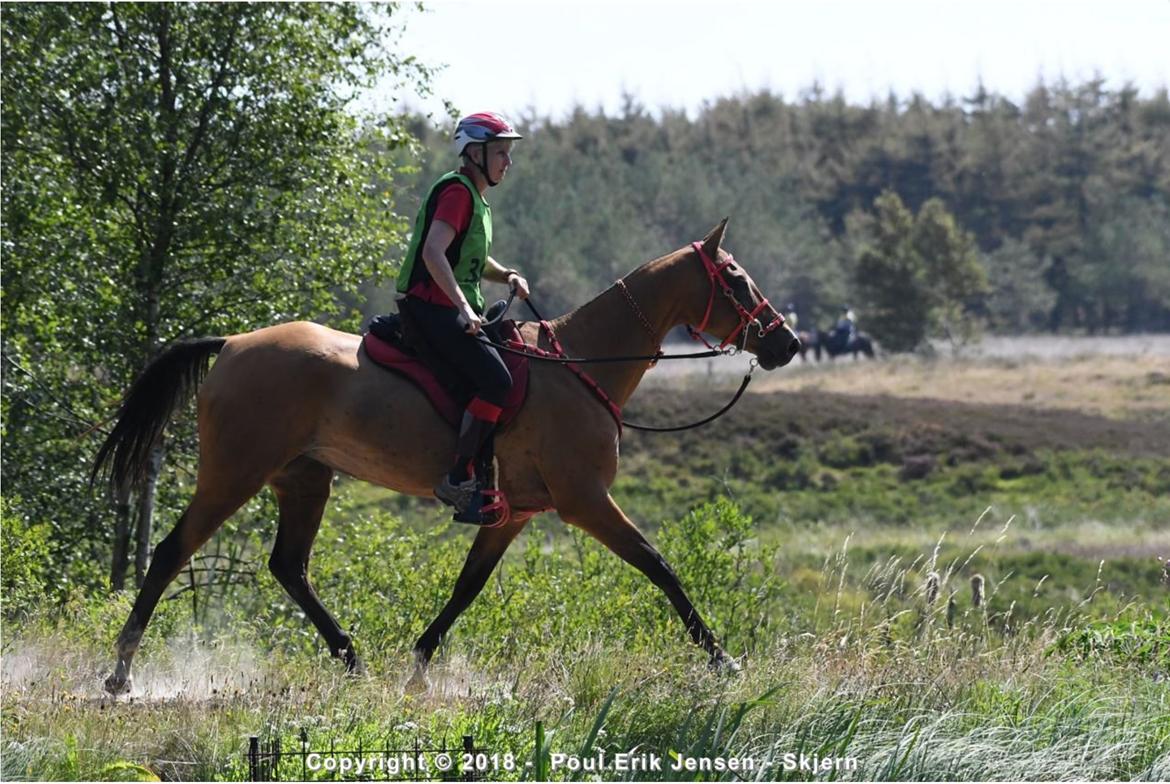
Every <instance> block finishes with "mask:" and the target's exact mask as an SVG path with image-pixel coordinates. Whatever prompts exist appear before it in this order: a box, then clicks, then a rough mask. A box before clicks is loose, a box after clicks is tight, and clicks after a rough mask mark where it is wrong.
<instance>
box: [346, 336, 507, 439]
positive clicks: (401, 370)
mask: <svg viewBox="0 0 1170 784" xmlns="http://www.w3.org/2000/svg"><path fill="white" fill-rule="evenodd" d="M512 329H513V330H514V331H515V336H514V337H515V339H516V340H519V339H520V332H519V330H516V328H515V327H514V326H513V327H512ZM362 346H363V347H364V348H365V350H366V354H367V355H368V356H369V357H370V359H372V360H374V361H375V362H377V363H378V364H379V365H381V366H382V367H384V368H387V369H388V370H392V371H394V372H395V373H397V374H398V375H400V376H403V377H405V378H407V379H409V380H410V381H412V382H414V384H415V386H417V387H418V388H419V389H421V390H422V391H423V394H425V395H426V396H427V397H428V398H430V401H431V404H432V405H434V407H435V410H436V411H438V412H439V414H440V415H441V416H442V417H443V418H444V419H446V420H447V421H448V422H449V423H451V426H452V427H454V428H455V429H459V422H460V420H461V419H462V418H463V409H464V408H465V407H466V401H457V400H456V399H455V398H454V397H453V396H452V395H451V393H450V392H449V391H448V390H447V388H446V387H444V386H443V385H442V384H440V383H439V380H438V379H437V378H435V374H434V373H432V372H431V370H430V368H428V367H427V366H426V365H425V364H423V362H422V361H421V360H420V359H419V358H418V357H416V356H414V355H413V354H407V353H405V352H404V351H402V349H400V348H398V347H397V346H395V345H393V344H391V343H387V342H386V341H384V340H382V339H381V338H379V337H377V336H376V335H374V334H373V333H366V335H365V336H364V337H363V338H362ZM500 356H501V358H502V359H503V360H504V364H505V365H506V366H507V367H508V372H509V373H511V374H512V391H511V392H509V393H508V398H507V399H506V400H505V401H504V411H503V413H502V414H500V422H499V424H500V426H501V427H502V426H504V425H506V424H508V423H509V422H511V421H512V420H513V419H515V418H516V414H517V413H519V411H520V407H521V406H523V405H524V399H525V397H526V396H527V394H528V358H527V357H521V356H518V355H516V354H507V353H503V352H501V353H500Z"/></svg>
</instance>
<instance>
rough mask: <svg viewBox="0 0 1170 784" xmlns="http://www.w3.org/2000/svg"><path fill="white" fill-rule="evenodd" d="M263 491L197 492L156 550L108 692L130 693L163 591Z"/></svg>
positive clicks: (124, 631) (125, 629)
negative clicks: (135, 667) (137, 659)
mask: <svg viewBox="0 0 1170 784" xmlns="http://www.w3.org/2000/svg"><path fill="white" fill-rule="evenodd" d="M260 487H261V484H260V483H256V484H255V485H254V486H246V485H237V486H235V487H233V488H231V489H228V490H225V489H223V488H220V489H217V490H212V489H210V488H208V487H204V486H203V485H200V486H199V487H198V488H197V489H196V491H195V496H194V497H193V498H192V499H191V503H190V504H188V505H187V509H186V510H185V511H184V512H183V514H182V516H181V517H180V518H179V522H178V523H177V524H176V525H175V527H174V530H172V531H171V532H170V533H169V534H167V536H166V538H165V539H163V540H162V541H161V542H159V545H158V547H157V548H155V551H154V556H153V557H152V558H151V561H150V568H149V569H147V571H146V578H145V579H144V580H143V582H142V588H141V589H140V590H139V591H138V598H136V599H135V600H134V607H133V608H132V609H131V610H130V617H129V618H127V619H126V623H125V625H123V626H122V631H121V633H120V634H118V641H117V643H116V644H115V653H116V656H117V664H116V665H115V668H114V673H113V674H112V675H111V676H110V677H109V678H107V679H106V684H105V685H106V691H108V692H110V693H111V694H115V695H117V694H124V693H126V692H128V691H130V665H131V662H132V661H133V660H134V654H135V653H137V651H138V644H139V642H140V641H141V640H142V634H143V633H144V632H145V631H146V625H147V623H149V622H150V616H151V615H153V614H154V610H155V607H157V606H158V602H159V599H160V598H162V593H163V591H164V590H166V587H167V586H168V585H170V583H171V581H172V580H174V579H175V577H176V576H177V575H178V574H179V572H180V571H181V570H182V568H183V567H184V566H185V565H186V564H187V561H188V560H189V559H190V558H191V556H192V555H194V554H195V551H196V550H198V549H199V548H200V547H202V546H203V544H204V543H205V542H206V541H207V540H208V539H210V538H211V535H212V534H214V533H215V532H216V531H217V530H219V527H220V526H221V525H223V523H224V521H225V520H227V519H228V518H229V517H231V516H232V514H233V513H234V512H235V511H236V510H237V509H239V508H240V507H241V506H243V504H244V502H245V501H247V500H248V499H249V498H251V497H252V496H254V495H255V494H256V493H257V492H258V491H259V490H260Z"/></svg>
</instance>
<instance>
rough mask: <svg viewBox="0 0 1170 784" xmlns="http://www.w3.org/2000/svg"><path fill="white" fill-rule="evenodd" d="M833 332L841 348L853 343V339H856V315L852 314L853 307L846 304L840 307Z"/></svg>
mask: <svg viewBox="0 0 1170 784" xmlns="http://www.w3.org/2000/svg"><path fill="white" fill-rule="evenodd" d="M833 332H834V333H835V335H836V338H837V340H838V341H839V342H840V344H841V348H842V349H845V348H848V347H849V346H851V345H853V341H854V340H856V339H857V317H856V316H854V315H853V309H852V308H850V307H849V306H848V305H845V306H843V307H842V308H841V318H839V319H837V325H836V326H835V327H833Z"/></svg>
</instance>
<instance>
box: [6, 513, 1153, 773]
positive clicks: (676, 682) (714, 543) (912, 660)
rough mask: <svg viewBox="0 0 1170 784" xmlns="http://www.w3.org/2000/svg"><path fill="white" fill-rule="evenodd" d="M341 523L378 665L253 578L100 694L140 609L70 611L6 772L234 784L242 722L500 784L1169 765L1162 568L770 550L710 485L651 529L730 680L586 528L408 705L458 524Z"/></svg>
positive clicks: (335, 542)
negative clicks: (622, 765)
mask: <svg viewBox="0 0 1170 784" xmlns="http://www.w3.org/2000/svg"><path fill="white" fill-rule="evenodd" d="M345 518H346V523H345V526H344V527H343V528H342V527H337V526H327V528H326V531H325V532H324V533H323V537H322V538H323V539H324V540H325V542H324V543H323V544H322V545H320V546H319V547H318V550H317V553H318V558H317V560H315V561H314V581H315V583H316V585H317V587H318V590H319V592H320V593H321V595H322V597H323V600H324V601H325V602H326V604H327V605H328V606H330V607H331V608H332V609H334V610H335V612H337V614H338V615H339V617H340V618H341V619H342V622H343V623H344V624H345V625H347V626H349V627H350V628H351V629H352V630H353V632H354V636H355V640H356V641H357V645H358V650H359V651H360V652H362V653H363V654H364V655H365V656H366V657H367V660H368V664H369V670H370V674H369V675H368V676H367V677H365V678H350V677H347V676H345V675H344V674H343V673H342V672H341V670H340V668H339V666H338V665H337V664H336V662H334V661H332V660H330V659H329V658H328V657H327V654H326V652H325V650H324V648H323V646H322V645H321V643H320V642H319V641H318V640H317V639H316V637H315V635H314V634H313V633H312V632H311V630H309V627H308V625H307V623H306V622H305V621H304V619H303V618H301V617H300V614H299V611H298V610H297V609H296V608H295V607H293V606H290V604H289V603H288V602H287V601H285V600H284V599H283V598H282V594H281V593H280V589H279V588H278V587H277V586H276V585H275V583H274V582H273V581H272V580H271V579H270V578H268V577H267V576H265V575H264V574H263V573H262V572H261V573H260V574H259V575H258V576H257V577H256V578H254V580H255V582H254V584H253V586H252V588H253V590H241V589H240V587H239V586H235V587H233V589H232V591H231V592H230V593H225V594H224V595H223V596H217V595H214V594H210V595H206V596H204V597H203V599H202V600H201V602H200V603H199V604H198V605H197V607H198V611H197V612H198V616H197V618H196V617H193V615H192V613H193V606H192V604H191V603H190V602H189V601H188V599H189V596H186V595H183V596H181V597H180V598H179V599H177V600H175V601H171V602H164V603H163V606H162V607H161V608H160V612H159V615H158V617H157V619H156V621H155V623H154V624H153V625H152V627H151V629H150V631H149V632H148V634H147V637H146V640H145V644H144V647H143V650H142V652H141V654H140V658H139V661H138V663H137V667H138V669H137V672H136V677H137V686H136V696H135V697H134V698H133V699H131V700H129V701H126V700H121V701H116V702H115V701H111V700H109V699H108V698H106V697H104V696H103V695H102V694H101V693H100V678H101V677H102V676H103V675H104V674H105V668H106V667H107V666H108V665H109V664H110V661H109V651H108V646H109V645H110V643H111V642H112V640H113V638H114V635H115V634H116V632H117V628H118V625H119V624H120V623H121V622H122V620H123V619H124V616H125V613H126V611H127V609H128V600H127V599H126V598H125V597H116V598H114V599H109V600H106V599H96V598H95V599H85V598H77V599H75V600H74V601H73V602H72V603H70V604H69V605H68V606H66V607H65V608H63V609H56V610H49V609H43V610H42V611H40V612H38V613H34V614H33V615H32V616H31V617H29V618H27V619H26V620H24V621H22V622H21V624H20V625H19V626H13V625H12V624H9V625H6V627H5V640H4V649H3V654H4V657H3V658H4V680H5V683H4V704H3V712H2V721H3V724H2V728H3V750H4V754H3V769H2V771H0V773H2V775H3V778H5V779H7V780H18V779H32V778H57V779H80V778H104V777H111V776H122V777H133V776H145V775H148V774H154V775H158V776H160V777H164V778H179V779H239V778H242V777H244V776H245V775H246V773H247V769H246V765H245V762H244V756H243V752H244V749H245V743H246V738H247V737H248V736H249V735H253V734H259V735H263V736H265V737H280V738H281V739H282V741H283V743H284V746H285V747H286V748H290V747H298V746H299V740H300V738H301V736H302V733H303V734H304V735H305V737H307V738H309V741H310V743H311V745H313V746H315V747H321V746H326V747H327V746H328V744H329V743H330V742H333V743H335V744H336V745H337V747H349V748H354V747H356V746H357V744H359V743H360V744H362V745H363V748H371V747H374V746H378V745H380V744H387V745H390V746H392V747H394V746H398V747H402V748H408V747H410V746H411V745H412V744H413V743H415V742H419V743H421V744H423V745H424V746H435V745H441V744H443V745H447V746H448V747H450V746H453V745H457V741H458V739H459V738H460V737H461V736H462V735H463V734H471V735H473V736H474V737H475V740H476V745H477V747H479V748H482V749H485V750H489V751H495V752H499V753H505V752H508V753H512V754H513V755H514V757H515V759H516V760H518V761H519V763H520V764H519V765H518V767H517V768H516V769H515V770H512V771H497V772H496V773H495V774H493V775H494V777H496V778H511V779H533V778H535V777H536V775H537V767H536V766H535V763H537V762H538V761H539V760H540V759H542V755H543V754H545V753H550V754H551V753H553V752H557V753H565V754H577V755H584V756H587V755H590V754H593V753H596V752H597V751H605V752H607V753H608V754H609V755H610V757H611V758H612V755H613V754H615V753H617V752H625V751H631V750H640V751H645V752H653V753H656V754H659V755H661V756H662V757H663V758H664V761H665V763H666V764H667V765H669V763H670V761H671V760H672V759H674V758H675V756H677V757H695V758H699V757H737V758H740V757H742V758H750V759H751V760H753V762H754V763H755V765H756V767H755V769H754V770H752V771H749V772H744V773H740V774H738V776H739V777H740V778H748V779H756V780H775V779H781V780H783V779H809V778H813V777H814V772H812V771H809V770H807V769H800V768H799V767H798V768H797V769H794V770H789V769H787V768H786V767H785V761H786V760H787V759H789V757H788V756H787V755H794V756H795V758H796V759H797V760H799V758H800V755H801V754H803V755H805V756H806V758H808V759H810V760H814V759H815V760H830V761H832V760H838V759H845V758H848V759H852V760H853V761H854V762H855V765H856V766H855V767H852V768H841V769H834V770H830V771H826V772H824V773H822V774H821V775H819V776H817V777H819V778H832V779H842V780H847V779H891V780H895V779H896V780H930V779H934V780H945V779H1005V780H1006V779H1025V780H1057V779H1071V778H1076V779H1094V780H1095V779H1147V780H1158V779H1165V778H1166V777H1167V776H1170V695H1168V690H1167V688H1166V680H1165V679H1166V676H1167V671H1168V669H1170V666H1168V662H1167V653H1168V651H1170V646H1167V641H1168V640H1170V622H1168V621H1167V605H1166V601H1165V593H1164V591H1165V586H1163V585H1161V583H1160V572H1158V573H1154V572H1151V573H1150V574H1149V575H1145V573H1144V572H1141V571H1140V570H1139V571H1138V572H1137V573H1136V574H1134V573H1132V570H1129V571H1127V572H1126V574H1127V575H1128V577H1127V578H1126V579H1125V580H1122V579H1120V578H1119V579H1117V580H1114V579H1113V578H1112V577H1111V574H1112V573H1111V572H1110V565H1109V564H1106V565H1105V566H1103V567H1100V568H1098V564H1097V562H1096V561H1090V560H1088V559H1082V560H1081V561H1073V562H1070V561H1067V560H1061V559H1057V560H1052V561H1045V560H1043V559H1041V560H1040V561H1035V562H1034V561H1032V560H1029V558H1031V555H1030V554H1029V553H1028V552H1026V551H1022V550H1020V549H1018V548H1014V547H1013V541H1012V537H1013V530H1014V529H1013V528H1012V527H1011V526H1006V525H1002V524H996V525H995V526H989V521H983V522H982V526H981V525H978V524H977V525H975V526H970V525H969V524H968V526H964V528H963V530H965V529H966V528H970V529H971V533H970V534H966V535H963V534H959V535H954V534H952V535H948V536H943V537H941V538H940V537H939V536H937V535H936V536H933V537H931V538H930V539H926V540H923V541H904V542H902V543H900V545H899V546H897V547H883V548H878V549H874V548H871V547H870V546H869V545H868V544H866V543H865V542H864V541H863V540H862V539H861V538H860V537H856V538H851V539H847V540H845V541H840V542H837V543H836V544H835V545H834V546H833V547H832V549H831V550H830V551H829V552H827V553H826V554H825V555H824V557H823V560H822V561H821V563H820V567H819V568H817V567H816V566H812V567H810V566H809V564H808V563H807V556H806V555H805V552H806V551H805V550H804V549H803V548H798V547H784V546H783V545H779V544H768V543H762V542H761V541H760V540H759V538H758V537H757V536H756V529H755V527H754V525H753V524H752V522H751V521H750V519H748V518H747V517H745V516H744V515H743V514H742V513H741V512H740V511H739V510H738V509H737V508H736V507H735V506H734V505H733V504H731V503H730V502H727V501H725V500H721V501H718V502H716V503H713V504H710V505H707V506H704V507H701V508H699V509H697V510H695V511H694V512H692V513H691V514H689V515H686V516H685V517H683V518H682V519H680V520H677V521H675V522H673V523H671V524H669V525H667V526H665V527H664V528H663V530H662V531H661V532H660V533H659V534H658V536H657V540H658V543H659V544H660V546H661V548H662V550H663V551H664V553H665V554H666V555H667V557H668V559H670V560H671V562H672V563H673V564H674V566H675V568H676V570H677V571H678V573H679V574H680V576H681V578H682V579H683V582H684V585H685V587H686V588H687V590H688V592H689V593H690V594H691V596H692V598H694V599H695V601H696V604H697V605H698V607H699V608H700V610H701V611H702V612H703V613H704V615H705V616H706V617H707V618H708V620H709V621H710V622H711V624H712V626H713V627H714V628H715V630H716V632H717V633H718V634H719V635H721V637H722V638H723V639H724V640H725V642H726V645H727V647H728V649H729V650H730V651H731V652H732V653H733V654H737V655H742V656H743V663H744V671H743V672H742V673H741V674H740V675H738V676H735V677H728V676H725V675H720V674H718V673H713V672H711V671H709V670H708V669H707V667H706V664H705V659H704V657H703V656H702V655H701V653H700V652H699V651H697V650H696V649H694V648H693V647H692V646H691V645H690V644H689V642H688V641H687V639H686V635H685V632H684V631H683V628H682V624H681V623H680V622H679V620H678V619H677V617H675V616H674V614H673V611H672V610H671V608H670V606H669V604H668V603H667V602H666V600H665V598H664V597H663V596H662V595H661V593H660V592H659V591H658V590H657V589H655V588H654V587H653V586H651V585H649V583H648V582H647V581H646V580H645V579H644V578H643V577H642V576H641V575H640V574H638V573H636V572H635V571H634V570H632V569H630V568H628V567H625V566H622V565H620V563H619V562H618V561H617V560H616V559H615V558H614V557H613V556H612V555H611V554H610V553H608V552H607V551H605V550H604V549H602V548H601V547H600V546H599V545H597V544H596V543H594V542H592V541H591V540H587V539H584V538H581V537H579V536H577V535H571V536H570V538H569V539H567V540H566V541H565V543H564V544H563V546H553V547H550V546H549V540H548V539H547V538H546V536H545V531H543V530H541V528H540V527H539V526H538V527H537V529H536V530H534V531H532V532H529V533H528V534H526V535H525V536H524V538H523V539H522V540H521V541H520V542H519V543H518V545H517V547H516V548H515V550H516V552H515V553H514V554H512V555H511V557H509V558H508V559H506V560H505V562H504V564H503V566H502V568H501V570H500V572H499V574H498V576H497V577H496V578H495V579H493V581H491V582H490V583H489V585H488V587H487V588H486V589H485V591H484V593H483V595H481V597H480V599H479V600H478V601H477V602H476V603H475V604H474V605H473V606H472V608H471V609H469V610H468V611H467V613H466V614H465V616H464V617H463V618H461V619H460V621H459V622H458V623H457V625H456V626H455V628H454V630H453V633H452V635H451V638H450V639H449V640H448V642H447V643H446V645H445V647H444V648H443V649H442V650H441V652H440V655H439V657H438V658H437V660H436V662H435V666H434V668H433V672H432V678H433V681H434V685H433V688H432V689H431V690H430V691H429V692H427V693H425V694H422V695H409V694H407V693H405V691H404V690H403V688H402V684H403V682H404V680H405V678H406V676H407V675H408V674H409V668H410V645H411V644H412V643H413V641H414V639H415V637H416V635H417V634H418V633H419V632H420V631H421V630H422V627H423V626H424V625H425V624H426V623H427V622H428V621H429V620H430V618H431V617H432V616H433V614H434V613H435V612H437V611H438V608H439V607H441V605H442V603H443V602H444V601H445V600H446V597H447V595H448V592H449V590H450V586H451V583H452V582H453V580H454V577H455V575H456V574H457V572H458V569H459V567H460V565H461V562H462V558H463V555H464V548H465V546H466V539H465V537H461V536H459V533H460V532H459V531H454V532H452V531H448V530H435V531H428V532H418V531H412V530H411V529H409V528H407V527H405V526H403V525H401V524H400V523H399V522H398V521H396V520H395V519H393V518H391V517H388V516H386V515H383V514H377V513H374V514H371V513H368V512H362V513H354V514H352V515H351V514H348V513H347V514H346V515H345ZM975 529H979V530H978V531H976V530H975ZM984 529H987V530H986V532H985V531H984ZM984 536H990V537H991V541H990V542H987V541H985V540H984V539H983V537H984ZM359 547H360V549H361V551H362V552H361V553H360V555H359V554H358V553H357V550H358V549H359ZM241 557H245V556H244V554H241ZM256 557H261V556H256ZM1049 566H1050V567H1053V568H1051V569H1049V570H1048V571H1046V572H1045V573H1044V574H1043V575H1038V574H1037V573H1036V572H1035V570H1036V569H1037V568H1044V567H1049ZM236 574H237V576H238V571H237V572H236ZM1143 575H1145V576H1143ZM233 579H234V578H233ZM976 586H977V587H976ZM196 619H197V620H198V624H196V625H194V626H193V624H195V621H196ZM537 721H540V722H541V723H542V727H543V729H544V733H545V737H544V742H543V744H542V745H541V746H540V747H538V745H537V741H536V734H535V726H536V722H537ZM672 755H675V756H672ZM297 775H300V772H299V770H298V771H297ZM312 775H321V776H326V775H327V774H326V772H324V771H321V772H319V773H318V774H312ZM549 775H550V777H551V778H553V779H569V778H580V777H581V775H582V774H581V773H572V772H570V771H567V770H564V769H560V770H549ZM602 777H604V778H606V779H620V778H637V779H653V778H663V779H688V778H725V779H731V778H735V777H736V776H733V775H732V774H731V773H722V774H716V773H712V772H703V771H695V772H690V771H681V772H678V771H671V770H664V771H661V772H653V771H638V772H636V773H619V772H616V771H613V770H609V771H606V772H605V773H604V774H602Z"/></svg>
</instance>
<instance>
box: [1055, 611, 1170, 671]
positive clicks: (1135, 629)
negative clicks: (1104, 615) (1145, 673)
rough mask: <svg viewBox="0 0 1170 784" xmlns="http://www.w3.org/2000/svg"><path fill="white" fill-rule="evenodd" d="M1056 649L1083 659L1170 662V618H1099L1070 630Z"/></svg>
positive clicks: (1057, 644) (1122, 662) (1057, 643)
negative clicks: (1100, 619)
mask: <svg viewBox="0 0 1170 784" xmlns="http://www.w3.org/2000/svg"><path fill="white" fill-rule="evenodd" d="M1054 649H1055V650H1056V651H1059V652H1060V653H1063V654H1070V655H1073V656H1077V657H1079V658H1081V659H1099V660H1105V661H1111V662H1117V663H1120V664H1157V665H1168V664H1170V620H1167V619H1166V618H1155V617H1153V616H1146V617H1145V618H1142V619H1140V620H1139V619H1126V620H1122V619H1118V620H1115V621H1095V622H1093V623H1089V624H1086V625H1084V626H1082V627H1080V628H1077V629H1073V630H1070V631H1069V632H1067V633H1065V634H1064V635H1063V636H1061V638H1060V639H1059V640H1057V642H1056V644H1055V646H1054Z"/></svg>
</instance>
